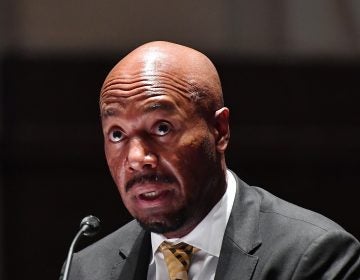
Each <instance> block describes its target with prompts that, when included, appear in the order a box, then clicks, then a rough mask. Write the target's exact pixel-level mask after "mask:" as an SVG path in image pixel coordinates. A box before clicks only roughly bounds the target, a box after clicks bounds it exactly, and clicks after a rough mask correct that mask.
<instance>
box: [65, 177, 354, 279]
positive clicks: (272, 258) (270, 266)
mask: <svg viewBox="0 0 360 280" xmlns="http://www.w3.org/2000/svg"><path fill="white" fill-rule="evenodd" d="M236 179H237V193H236V197H235V202H234V206H233V209H232V213H231V215H230V219H229V222H228V225H227V227H226V231H225V235H224V239H223V244H222V248H221V253H220V258H219V263H218V266H217V270H216V276H215V279H216V280H230V279H234V280H235V279H239V280H240V279H241V280H248V279H270V280H271V279H276V280H281V279H284V280H285V279H286V280H288V279H293V280H298V279H316V280H320V279H351V280H359V279H360V244H359V242H358V241H357V240H356V239H355V238H354V237H353V236H352V235H350V234H349V233H347V232H346V231H344V230H343V229H342V228H341V227H340V226H339V225H337V224H335V223H334V222H332V221H330V220H329V219H327V218H325V217H323V216H321V215H319V214H317V213H314V212H311V211H309V210H305V209H303V208H300V207H298V206H295V205H293V204H290V203H288V202H286V201H284V200H281V199H279V198H277V197H275V196H273V195H272V194H270V193H268V192H267V191H265V190H263V189H260V188H256V187H250V186H248V185H247V184H245V183H244V182H242V181H241V180H240V179H238V178H236ZM150 252H151V242H150V234H149V233H148V232H145V231H144V230H143V229H142V228H141V227H140V226H139V225H138V224H137V222H136V221H132V222H130V223H128V224H127V225H125V226H123V227H122V228H120V229H119V230H117V231H116V232H114V233H112V234H110V235H108V236H107V237H105V238H104V239H102V240H100V241H98V242H96V243H94V244H93V245H91V246H89V247H87V248H85V249H84V250H82V251H80V252H79V253H76V254H75V255H74V259H73V264H72V267H71V272H70V279H72V280H85V279H86V280H132V279H134V280H140V279H146V275H147V269H148V264H149V257H150ZM204 280H206V279H204Z"/></svg>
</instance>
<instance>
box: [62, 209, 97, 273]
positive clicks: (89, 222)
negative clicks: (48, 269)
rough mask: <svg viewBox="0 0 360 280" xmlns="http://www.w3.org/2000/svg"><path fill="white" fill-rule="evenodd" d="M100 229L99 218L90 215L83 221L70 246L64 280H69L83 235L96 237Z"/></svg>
mask: <svg viewBox="0 0 360 280" xmlns="http://www.w3.org/2000/svg"><path fill="white" fill-rule="evenodd" d="M99 229H100V220H99V219H98V218H97V217H95V216H92V215H89V216H86V217H85V218H84V219H82V220H81V223H80V230H79V231H78V233H77V234H76V235H75V237H74V239H73V241H72V242H71V246H70V249H69V252H68V255H67V258H66V262H65V270H64V274H63V278H62V280H67V279H68V277H69V272H70V266H71V260H72V257H73V253H74V248H75V245H76V243H77V242H78V241H79V239H80V237H81V236H82V235H85V236H94V235H95V234H97V233H98V232H99Z"/></svg>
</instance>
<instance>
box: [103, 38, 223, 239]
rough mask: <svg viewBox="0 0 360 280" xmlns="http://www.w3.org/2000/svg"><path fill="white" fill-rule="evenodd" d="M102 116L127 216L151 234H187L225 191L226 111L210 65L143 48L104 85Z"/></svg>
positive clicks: (191, 54)
mask: <svg viewBox="0 0 360 280" xmlns="http://www.w3.org/2000/svg"><path fill="white" fill-rule="evenodd" d="M100 109H101V116H102V126H103V133H104V140H105V144H104V145H105V154H106V159H107V162H108V165H109V168H110V172H111V174H112V177H113V179H114V181H115V183H116V185H117V187H118V189H119V192H120V195H121V197H122V200H123V202H124V204H125V206H126V208H127V209H128V210H129V212H130V213H131V214H132V216H134V217H135V218H136V219H137V220H138V221H139V222H140V223H141V224H142V225H143V226H144V227H145V228H147V229H149V230H151V231H154V232H160V233H163V234H164V235H166V236H167V237H181V236H183V235H185V234H187V233H189V232H190V231H191V230H192V229H193V228H194V227H195V226H196V225H197V224H198V223H199V222H200V221H201V220H202V219H203V218H204V217H205V216H206V214H207V213H208V212H209V211H210V210H211V208H212V207H213V206H214V205H215V204H216V203H217V202H218V201H219V199H220V198H221V196H222V195H223V194H224V192H225V189H226V182H225V170H226V166H225V157H224V152H225V149H226V147H227V143H228V140H229V126H228V117H229V111H228V109H227V108H225V107H223V99H222V91H221V84H220V80H219V77H218V74H217V72H216V69H215V67H214V66H213V64H212V63H211V61H210V60H209V59H208V58H207V57H206V56H204V55H203V54H201V53H200V52H198V51H195V50H193V49H190V48H187V47H184V46H181V45H177V44H173V43H168V42H151V43H148V44H145V45H143V46H140V47H139V48H137V49H135V50H134V51H132V52H131V53H130V54H128V55H127V56H126V57H125V58H123V59H122V60H121V61H120V62H119V63H118V64H117V65H116V66H115V67H114V68H113V69H112V70H111V71H110V73H109V74H108V76H107V77H106V79H105V82H104V84H103V87H102V89H101V96H100Z"/></svg>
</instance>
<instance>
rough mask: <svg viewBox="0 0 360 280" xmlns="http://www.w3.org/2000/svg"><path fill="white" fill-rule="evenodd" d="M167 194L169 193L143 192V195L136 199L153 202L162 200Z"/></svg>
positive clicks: (163, 191) (158, 191) (157, 191)
mask: <svg viewBox="0 0 360 280" xmlns="http://www.w3.org/2000/svg"><path fill="white" fill-rule="evenodd" d="M168 193H169V191H168V190H162V191H160V190H156V191H149V192H144V193H141V194H140V195H138V199H141V200H146V201H154V200H157V199H161V198H163V197H164V196H166V195H167V194H168Z"/></svg>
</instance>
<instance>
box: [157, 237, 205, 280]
mask: <svg viewBox="0 0 360 280" xmlns="http://www.w3.org/2000/svg"><path fill="white" fill-rule="evenodd" d="M159 249H160V251H161V252H162V253H163V255H164V259H165V262H166V266H167V268H168V273H169V279H170V280H188V270H189V267H190V260H191V256H192V254H193V253H195V251H197V250H198V249H197V248H194V247H193V246H191V245H188V244H186V243H184V242H181V243H179V244H176V245H172V244H171V243H169V242H166V241H164V242H163V243H161V244H160V246H159Z"/></svg>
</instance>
